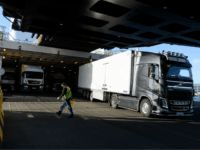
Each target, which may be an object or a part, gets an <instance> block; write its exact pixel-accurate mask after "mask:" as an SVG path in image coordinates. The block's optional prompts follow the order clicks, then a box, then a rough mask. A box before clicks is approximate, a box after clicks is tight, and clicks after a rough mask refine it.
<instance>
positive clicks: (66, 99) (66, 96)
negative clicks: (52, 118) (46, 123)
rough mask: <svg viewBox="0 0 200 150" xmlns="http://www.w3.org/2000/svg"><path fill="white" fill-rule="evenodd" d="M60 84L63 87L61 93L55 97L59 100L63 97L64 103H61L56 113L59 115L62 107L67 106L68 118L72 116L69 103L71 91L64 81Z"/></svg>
mask: <svg viewBox="0 0 200 150" xmlns="http://www.w3.org/2000/svg"><path fill="white" fill-rule="evenodd" d="M61 86H62V87H63V90H62V94H61V95H60V96H59V97H58V98H57V100H59V99H60V98H61V97H62V98H63V99H64V103H63V104H62V105H61V107H60V110H59V111H58V112H57V115H58V116H60V115H61V112H62V111H63V109H64V108H65V107H66V106H68V109H69V112H70V116H69V118H72V117H73V111H72V106H71V104H70V100H71V99H72V92H71V89H70V87H69V86H67V84H66V83H62V84H61Z"/></svg>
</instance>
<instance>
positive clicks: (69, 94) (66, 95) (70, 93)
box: [64, 87, 72, 99]
mask: <svg viewBox="0 0 200 150" xmlns="http://www.w3.org/2000/svg"><path fill="white" fill-rule="evenodd" d="M66 88H67V94H65V95H64V98H65V99H69V98H70V97H71V96H72V92H71V89H70V87H66Z"/></svg>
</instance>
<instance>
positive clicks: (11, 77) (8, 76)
mask: <svg viewBox="0 0 200 150" xmlns="http://www.w3.org/2000/svg"><path fill="white" fill-rule="evenodd" d="M1 78H2V80H14V79H15V73H14V72H6V73H5V74H4V75H3V76H2V77H1Z"/></svg>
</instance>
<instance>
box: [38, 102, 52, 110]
mask: <svg viewBox="0 0 200 150" xmlns="http://www.w3.org/2000/svg"><path fill="white" fill-rule="evenodd" d="M36 104H37V105H39V104H38V103H36ZM39 106H42V105H39ZM42 107H43V106H42ZM43 108H44V107H43ZM44 109H46V108H44ZM46 110H47V109H46ZM47 111H48V112H50V111H49V110H47Z"/></svg>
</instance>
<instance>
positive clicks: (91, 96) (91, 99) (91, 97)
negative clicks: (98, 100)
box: [90, 92, 94, 102]
mask: <svg viewBox="0 0 200 150" xmlns="http://www.w3.org/2000/svg"><path fill="white" fill-rule="evenodd" d="M90 101H91V102H93V101H94V99H93V92H90Z"/></svg>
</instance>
